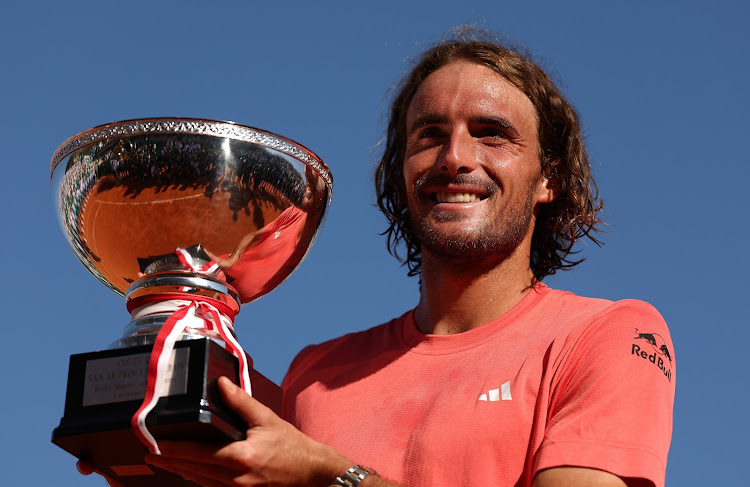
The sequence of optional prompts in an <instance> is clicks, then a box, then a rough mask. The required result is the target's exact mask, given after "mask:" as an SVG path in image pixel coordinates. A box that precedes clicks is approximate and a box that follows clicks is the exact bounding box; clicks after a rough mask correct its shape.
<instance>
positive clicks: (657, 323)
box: [541, 288, 668, 336]
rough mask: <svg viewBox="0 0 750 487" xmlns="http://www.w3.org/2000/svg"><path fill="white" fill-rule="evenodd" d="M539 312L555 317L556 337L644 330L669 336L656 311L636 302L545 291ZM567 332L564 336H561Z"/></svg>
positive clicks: (643, 303) (661, 318) (554, 290)
mask: <svg viewBox="0 0 750 487" xmlns="http://www.w3.org/2000/svg"><path fill="white" fill-rule="evenodd" d="M541 301H542V302H543V303H544V304H543V305H542V308H543V309H545V312H546V313H550V312H552V313H553V314H554V317H555V318H554V321H555V327H554V328H555V329H556V330H557V332H558V333H560V332H562V333H563V334H566V335H567V334H568V333H569V334H571V335H574V336H575V335H581V334H590V333H594V334H606V333H614V332H616V331H617V330H622V331H626V330H629V331H628V333H632V332H633V330H634V329H636V328H641V329H643V328H644V327H646V328H649V329H653V330H655V331H659V332H664V333H668V328H667V324H666V322H665V321H664V318H663V317H662V315H661V314H660V313H659V311H658V310H657V309H656V308H655V307H654V306H652V305H651V304H649V303H647V302H646V301H642V300H638V299H621V300H618V301H613V300H609V299H603V298H592V297H585V296H579V295H577V294H574V293H572V292H570V291H562V290H557V289H551V288H546V290H545V294H544V296H543V299H542V300H541ZM564 330H565V331H567V333H565V332H564Z"/></svg>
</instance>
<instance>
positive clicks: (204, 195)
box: [51, 118, 332, 307]
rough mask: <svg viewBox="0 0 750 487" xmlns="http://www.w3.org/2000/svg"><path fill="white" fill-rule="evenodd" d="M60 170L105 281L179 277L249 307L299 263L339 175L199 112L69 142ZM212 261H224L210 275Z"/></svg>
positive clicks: (77, 226) (62, 216)
mask: <svg viewBox="0 0 750 487" xmlns="http://www.w3.org/2000/svg"><path fill="white" fill-rule="evenodd" d="M51 170H52V183H53V188H54V192H55V198H56V200H57V203H58V206H59V213H58V217H59V221H60V225H61V227H62V229H63V232H64V233H65V235H66V237H67V239H68V242H69V243H70V246H71V248H72V249H73V251H74V253H75V254H76V256H77V257H78V258H79V259H80V260H81V262H82V263H83V264H84V265H85V266H86V268H87V269H88V270H89V271H91V273H92V274H94V275H95V276H96V277H97V278H98V279H99V280H101V281H102V282H103V283H105V284H106V285H107V286H108V287H110V288H111V289H113V290H114V291H116V292H117V293H119V294H121V295H125V293H126V291H127V290H128V288H131V291H129V294H131V295H132V294H138V293H142V292H143V291H142V290H143V289H144V288H148V287H150V286H156V287H159V286H162V285H167V284H164V283H165V282H167V281H163V280H162V279H163V277H164V276H174V274H175V273H178V274H183V275H185V276H187V277H190V276H193V277H205V278H206V279H209V280H210V281H211V282H212V283H213V284H211V286H214V285H216V286H218V289H217V292H222V293H223V294H224V295H225V296H230V297H231V298H232V299H230V300H229V301H232V300H237V301H238V302H239V303H240V304H246V303H248V302H250V301H252V300H254V299H256V298H258V297H260V296H262V295H264V294H266V293H267V292H269V291H270V290H272V289H273V288H275V287H276V286H277V285H279V284H280V283H281V282H282V281H283V280H284V279H286V277H288V276H289V274H291V273H292V272H293V271H294V269H296V268H297V266H298V265H299V264H300V262H301V261H302V259H303V258H304V256H305V254H306V252H307V251H308V249H309V247H310V245H311V244H312V242H313V241H314V239H315V236H316V233H317V231H318V228H319V227H320V224H321V223H322V221H323V219H324V216H325V213H326V209H327V207H328V205H329V203H330V198H331V190H332V179H331V173H330V171H329V170H328V168H327V167H326V165H325V164H324V163H323V162H322V161H321V160H320V159H319V158H318V157H317V156H316V155H315V154H314V153H312V152H311V151H309V150H308V149H306V148H304V147H303V146H301V145H299V144H297V143H295V142H292V141H290V140H288V139H285V138H283V137H280V136H278V135H275V134H271V133H269V132H265V131H262V130H258V129H254V128H251V127H245V126H242V125H238V124H234V123H229V122H215V121H207V120H195V119H179V118H163V119H143V120H132V121H126V122H118V123H113V124H109V125H104V126H101V127H96V128H93V129H91V130H88V131H85V132H82V133H80V134H78V135H76V136H74V137H71V138H70V139H68V140H67V141H65V142H64V143H63V144H62V145H61V146H60V148H58V150H57V151H56V152H55V154H54V156H53V158H52V163H51ZM178 249H184V250H185V252H186V254H187V255H188V261H189V263H190V265H186V264H185V262H184V259H183V260H180V258H179V255H178V252H179V251H178ZM214 262H216V263H218V268H216V269H215V270H213V271H212V272H209V273H208V274H210V275H207V272H206V270H205V268H206V267H209V266H210V265H211V264H212V263H214ZM202 267H203V268H204V269H201V268H202ZM178 281H179V280H178ZM183 282H184V281H179V282H178V284H181V283H183ZM223 285H226V287H227V288H228V289H227V290H226V292H223V291H222V290H221V288H222V286H223ZM201 286H202V284H201V285H199V286H198V287H197V289H204V287H205V286H204V287H201ZM211 286H208V288H206V289H210V288H211ZM229 301H227V303H226V304H228V305H230V306H232V307H237V304H236V303H235V304H234V305H232V304H231V302H229Z"/></svg>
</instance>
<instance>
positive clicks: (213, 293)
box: [110, 271, 240, 349]
mask: <svg viewBox="0 0 750 487" xmlns="http://www.w3.org/2000/svg"><path fill="white" fill-rule="evenodd" d="M126 297H127V308H128V311H130V314H131V321H130V322H129V323H128V324H127V325H126V326H125V329H124V330H123V335H122V338H120V339H119V340H117V341H115V342H114V343H112V345H110V348H114V349H117V348H127V347H133V346H138V345H151V344H153V343H154V340H155V339H156V336H157V335H158V333H159V331H160V330H161V328H162V326H164V324H165V323H166V321H167V320H168V319H169V317H170V316H172V314H173V313H174V312H176V311H177V310H178V309H180V308H183V307H185V306H189V305H190V304H191V303H193V302H205V303H208V304H210V305H211V306H214V307H216V308H217V309H218V311H219V312H220V315H221V317H222V318H221V319H222V321H225V323H226V324H227V328H228V329H229V330H230V331H231V332H232V333H233V334H234V328H233V323H234V317H235V316H236V315H237V313H239V311H240V302H239V297H238V295H237V293H236V292H235V291H234V290H233V289H232V288H231V287H230V286H228V285H227V284H226V283H225V282H223V281H221V280H220V279H218V278H216V277H214V276H211V275H207V274H197V273H189V272H184V271H174V272H161V273H157V274H152V275H148V276H145V277H143V278H141V279H138V280H137V281H135V282H134V283H133V284H132V285H131V286H130V288H129V289H128V291H127V294H126ZM195 323H196V326H195V327H189V328H187V329H186V332H185V333H184V334H183V335H182V337H181V339H182V340H191V339H197V338H201V337H208V338H211V339H212V340H214V341H216V342H217V343H219V344H220V345H222V346H225V343H224V341H223V340H221V338H220V337H219V336H218V335H217V334H216V333H215V332H210V331H206V330H205V329H204V328H203V325H202V322H201V321H200V320H196V322H195Z"/></svg>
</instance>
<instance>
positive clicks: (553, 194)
mask: <svg viewBox="0 0 750 487" xmlns="http://www.w3.org/2000/svg"><path fill="white" fill-rule="evenodd" d="M557 193H558V191H557V184H556V180H555V179H550V178H542V180H541V181H540V182H539V192H538V196H537V200H536V201H537V203H552V202H553V201H555V198H557Z"/></svg>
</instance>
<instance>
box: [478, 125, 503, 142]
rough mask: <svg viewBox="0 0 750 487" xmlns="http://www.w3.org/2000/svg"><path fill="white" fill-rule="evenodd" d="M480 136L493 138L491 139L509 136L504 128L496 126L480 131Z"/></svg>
mask: <svg viewBox="0 0 750 487" xmlns="http://www.w3.org/2000/svg"><path fill="white" fill-rule="evenodd" d="M477 136H478V137H479V138H491V139H500V138H502V139H506V138H507V136H506V135H505V133H504V132H503V131H502V130H499V129H496V128H491V127H488V128H484V129H482V130H480V131H479V133H478V134H477Z"/></svg>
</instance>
